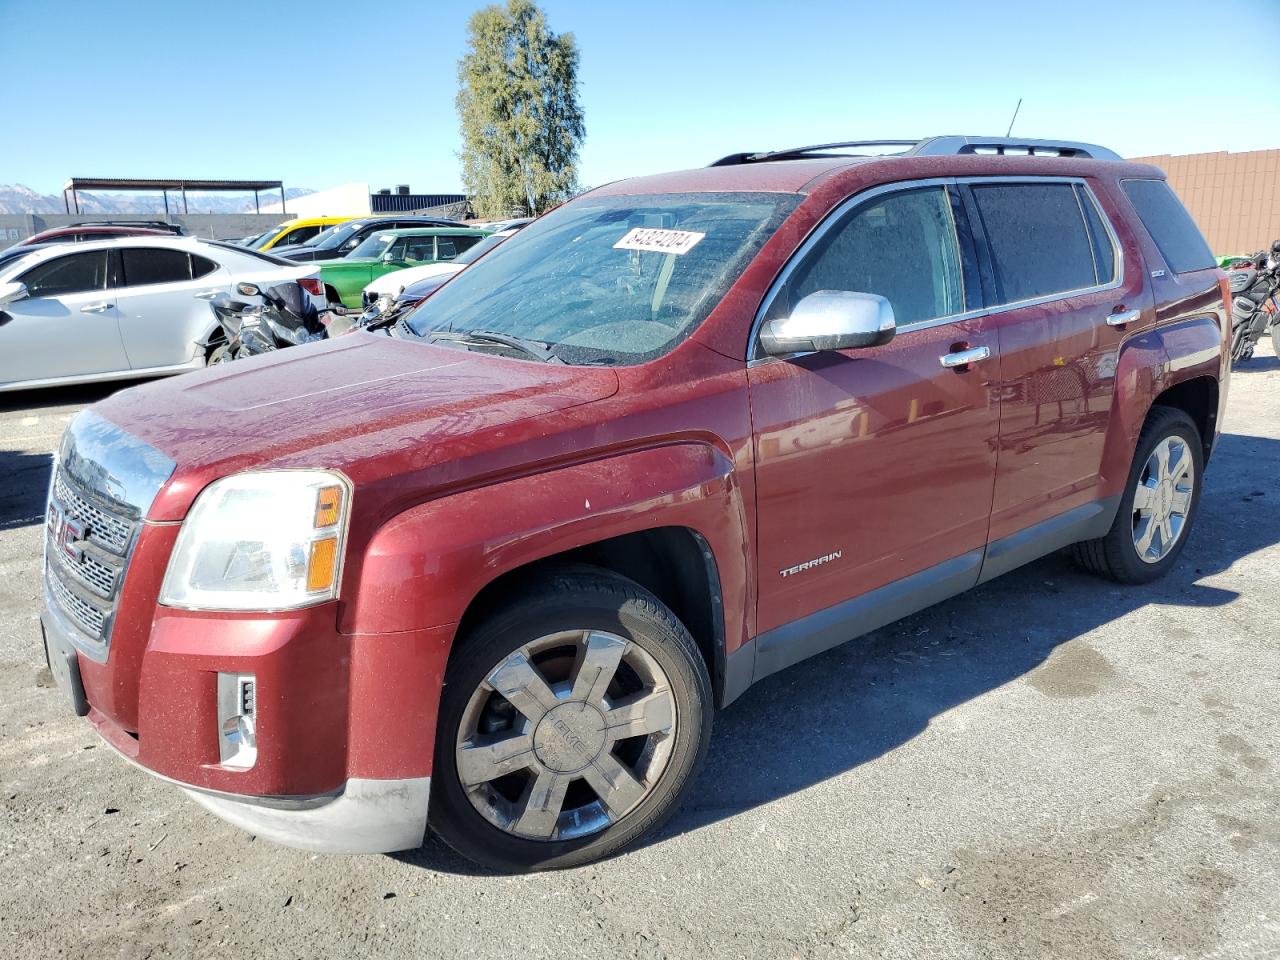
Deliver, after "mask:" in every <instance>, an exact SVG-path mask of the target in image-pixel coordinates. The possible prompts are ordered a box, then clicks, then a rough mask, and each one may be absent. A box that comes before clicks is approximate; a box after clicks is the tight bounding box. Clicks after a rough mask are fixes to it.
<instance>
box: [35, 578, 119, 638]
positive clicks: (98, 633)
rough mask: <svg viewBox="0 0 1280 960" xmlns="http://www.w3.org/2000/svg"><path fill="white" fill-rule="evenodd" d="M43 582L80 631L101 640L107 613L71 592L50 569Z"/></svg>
mask: <svg viewBox="0 0 1280 960" xmlns="http://www.w3.org/2000/svg"><path fill="white" fill-rule="evenodd" d="M45 582H46V583H48V585H49V592H50V593H51V594H52V596H53V598H54V599H55V600H56V601H57V603H58V606H59V607H61V608H62V611H63V613H66V614H67V615H68V616H70V617H71V619H72V620H73V621H74V622H75V623H76V624H77V625H78V626H79V627H80V628H81V629H82V630H84V632H85V633H87V634H89V635H90V636H91V637H94V638H95V639H101V638H102V636H103V628H104V627H105V626H106V625H107V613H106V611H103V610H100V609H99V608H98V607H95V606H94V605H93V604H92V603H89V602H88V601H87V600H85V599H84V598H83V597H81V596H80V595H79V594H77V593H75V592H73V591H72V590H71V588H70V587H68V586H67V585H66V584H65V583H63V582H62V580H60V579H59V578H58V576H57V574H55V573H54V572H53V568H50V570H49V573H48V575H47V576H46V577H45Z"/></svg>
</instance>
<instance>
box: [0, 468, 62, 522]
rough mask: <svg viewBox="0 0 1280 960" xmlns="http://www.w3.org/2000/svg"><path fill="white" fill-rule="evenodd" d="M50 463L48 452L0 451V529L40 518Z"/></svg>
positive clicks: (46, 489) (41, 518)
mask: <svg viewBox="0 0 1280 960" xmlns="http://www.w3.org/2000/svg"><path fill="white" fill-rule="evenodd" d="M52 464H53V454H50V453H20V452H18V451H15V450H0V530H12V529H13V528H14V527H26V526H30V525H31V524H35V523H41V522H43V521H44V502H45V497H46V496H47V495H48V491H49V469H50V467H51V465H52Z"/></svg>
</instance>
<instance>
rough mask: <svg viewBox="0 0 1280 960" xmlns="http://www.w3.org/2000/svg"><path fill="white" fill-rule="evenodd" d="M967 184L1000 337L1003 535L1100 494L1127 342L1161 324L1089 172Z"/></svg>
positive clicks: (997, 509)
mask: <svg viewBox="0 0 1280 960" xmlns="http://www.w3.org/2000/svg"><path fill="white" fill-rule="evenodd" d="M961 189H962V190H963V191H964V193H965V195H966V202H967V203H968V204H969V209H970V213H971V216H970V220H971V222H972V223H973V225H974V232H975V236H976V237H977V238H978V243H979V249H980V253H981V254H982V260H983V265H984V280H985V282H986V284H987V287H988V290H987V301H988V303H989V304H990V305H991V310H992V314H991V318H992V323H993V327H994V329H995V331H996V333H997V334H998V337H999V342H1000V367H1001V379H1002V381H1003V386H1002V394H1001V402H1000V454H999V468H998V470H997V472H996V484H995V496H994V500H993V503H992V511H991V539H992V540H993V541H995V540H1000V539H1001V538H1004V537H1007V536H1009V535H1011V534H1013V533H1016V532H1018V531H1020V530H1023V529H1025V528H1027V527H1030V526H1033V525H1034V524H1037V523H1040V522H1042V521H1047V520H1050V519H1052V518H1054V517H1057V516H1058V515H1059V514H1063V513H1066V512H1067V511H1069V510H1072V509H1073V508H1076V507H1082V508H1085V509H1088V507H1087V505H1089V504H1091V503H1093V502H1094V501H1096V500H1097V499H1098V497H1099V488H1100V486H1101V483H1102V480H1103V478H1102V474H1101V469H1102V455H1103V444H1104V441H1105V440H1106V435H1107V424H1108V421H1109V420H1110V416H1111V406H1112V398H1113V395H1114V393H1115V372H1116V363H1117V359H1118V356H1119V349H1120V345H1121V343H1122V342H1123V340H1124V339H1125V337H1126V336H1128V335H1129V334H1131V333H1133V332H1134V331H1135V330H1138V329H1141V328H1142V327H1143V326H1144V325H1145V324H1147V323H1149V322H1150V320H1151V298H1150V293H1149V291H1148V287H1147V285H1146V282H1145V279H1144V276H1143V265H1142V258H1141V257H1140V256H1138V255H1137V251H1136V250H1135V249H1134V248H1133V244H1132V240H1131V239H1130V241H1129V249H1128V251H1127V253H1128V256H1126V255H1125V253H1126V250H1125V248H1124V246H1123V245H1122V243H1121V240H1120V236H1119V234H1118V233H1117V231H1116V227H1115V225H1114V223H1115V221H1116V219H1117V218H1115V217H1113V216H1111V215H1109V214H1108V212H1107V211H1106V209H1105V208H1104V207H1103V206H1102V205H1101V204H1100V203H1099V200H1098V197H1097V192H1095V190H1093V189H1092V188H1091V187H1090V186H1089V184H1088V183H1087V182H1086V181H1084V180H1080V179H1069V178H1034V179H1013V178H996V179H988V178H984V179H980V180H972V181H968V182H966V183H963V184H962V186H961ZM1124 317H1129V318H1131V319H1130V321H1129V322H1128V323H1125V324H1122V325H1113V324H1114V321H1115V320H1119V319H1122V318H1124ZM1108 318H1112V322H1108Z"/></svg>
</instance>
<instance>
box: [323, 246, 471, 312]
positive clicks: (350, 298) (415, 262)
mask: <svg viewBox="0 0 1280 960" xmlns="http://www.w3.org/2000/svg"><path fill="white" fill-rule="evenodd" d="M488 235H489V231H488V230H473V229H471V228H469V227H415V228H413V229H402V230H378V231H376V232H374V233H371V234H369V236H368V237H366V238H365V240H364V242H363V243H361V244H360V246H358V247H356V248H355V249H354V250H352V251H351V252H350V253H349V254H347V256H345V257H342V258H341V259H339V260H328V261H325V262H324V263H322V264H321V265H320V277H321V279H322V280H324V284H325V291H326V293H328V295H329V300H330V301H333V300H334V299H338V300H341V301H342V305H343V306H345V307H359V306H360V305H361V303H360V292H361V291H362V290H364V288H365V286H366V285H368V284H369V283H371V282H372V281H374V280H376V279H377V278H378V277H380V276H382V275H383V274H386V273H390V272H391V271H392V270H403V269H404V268H405V267H418V266H422V265H423V264H426V263H440V262H443V261H446V260H452V259H453V258H454V257H456V256H457V255H458V254H460V253H462V251H463V250H466V249H467V248H469V247H472V246H474V245H475V244H477V243H479V242H480V241H481V240H483V239H484V238H485V237H487V236H488Z"/></svg>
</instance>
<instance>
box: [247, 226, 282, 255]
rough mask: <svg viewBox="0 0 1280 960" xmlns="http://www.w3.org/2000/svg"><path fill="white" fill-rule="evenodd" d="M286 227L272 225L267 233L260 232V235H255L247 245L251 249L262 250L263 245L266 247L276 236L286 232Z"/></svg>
mask: <svg viewBox="0 0 1280 960" xmlns="http://www.w3.org/2000/svg"><path fill="white" fill-rule="evenodd" d="M286 229H287V228H286V227H285V226H283V225H281V226H278V227H272V228H271V229H270V230H268V231H267V232H266V233H260V234H258V236H257V237H255V238H254V239H253V241H252V242H250V243H247V244H245V246H247V247H248V248H249V249H250V250H261V249H262V248H263V247H265V246H266V245H267V244H268V243H270V242H271V241H272V240H274V239H275V238H276V237H278V236H280V234H282V233H284V232H285V230H286Z"/></svg>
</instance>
